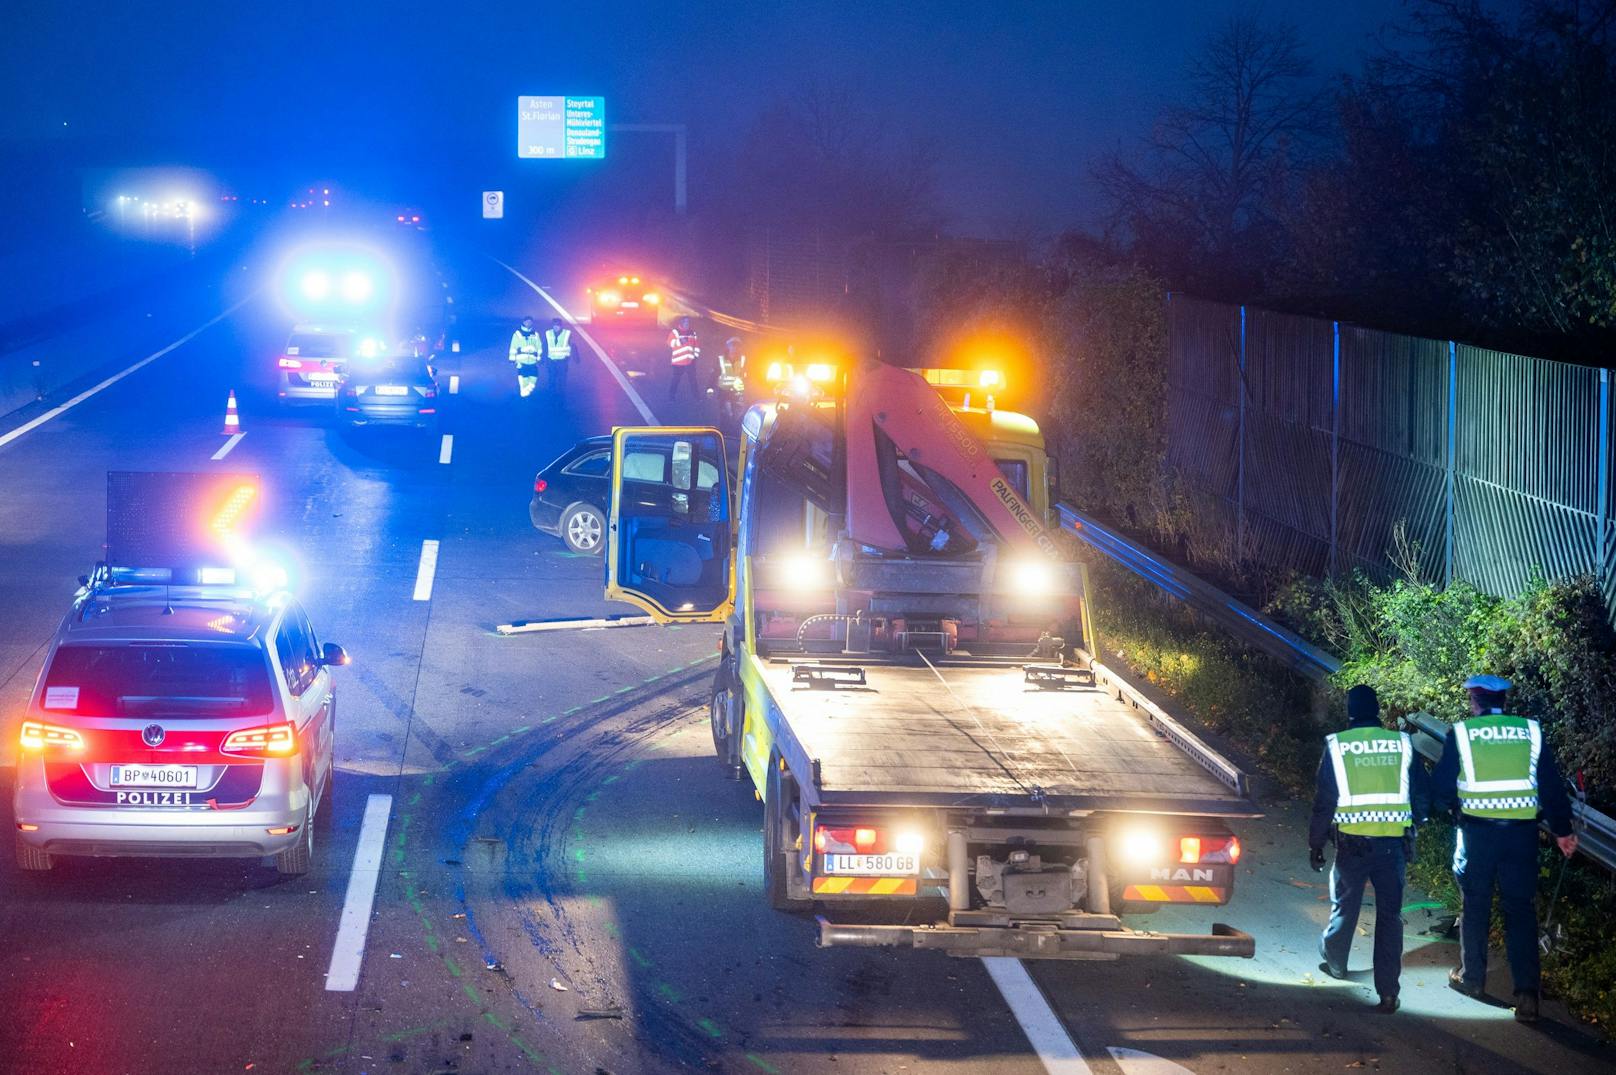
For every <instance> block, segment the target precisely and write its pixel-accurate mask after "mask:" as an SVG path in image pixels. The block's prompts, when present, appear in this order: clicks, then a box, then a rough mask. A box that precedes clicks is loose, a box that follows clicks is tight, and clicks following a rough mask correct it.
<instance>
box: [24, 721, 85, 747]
mask: <svg viewBox="0 0 1616 1075" xmlns="http://www.w3.org/2000/svg"><path fill="white" fill-rule="evenodd" d="M19 741H20V745H21V746H22V748H23V749H24V750H44V749H45V748H46V747H60V748H62V749H64V750H83V749H84V736H82V735H80V734H79V733H78V732H76V731H74V730H73V729H72V728H63V727H60V726H59V725H56V724H46V723H45V722H44V721H42V720H25V721H23V722H22V732H21V735H20V736H19Z"/></svg>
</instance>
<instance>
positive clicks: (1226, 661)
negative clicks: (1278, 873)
mask: <svg viewBox="0 0 1616 1075" xmlns="http://www.w3.org/2000/svg"><path fill="white" fill-rule="evenodd" d="M1090 581H1091V585H1092V586H1093V588H1094V617H1095V631H1096V633H1097V634H1098V635H1099V636H1100V643H1101V645H1103V646H1104V647H1105V648H1106V649H1108V650H1111V651H1113V652H1115V653H1116V654H1117V655H1118V656H1120V657H1121V658H1122V659H1123V660H1125V661H1126V662H1127V664H1128V666H1129V667H1130V668H1131V669H1132V670H1133V671H1134V672H1136V673H1138V674H1139V675H1140V676H1141V677H1143V678H1144V679H1146V680H1147V681H1148V682H1150V683H1151V684H1153V685H1155V686H1157V687H1160V688H1161V689H1162V690H1163V691H1166V692H1167V693H1168V694H1170V695H1172V697H1173V698H1174V699H1175V701H1176V702H1177V703H1178V704H1179V705H1180V706H1181V707H1182V708H1184V709H1186V710H1188V711H1189V712H1190V713H1191V714H1192V715H1193V716H1194V717H1195V718H1196V719H1197V720H1198V721H1200V722H1201V723H1202V724H1204V725H1205V726H1206V727H1208V728H1210V729H1212V730H1213V731H1216V732H1218V733H1219V734H1221V735H1224V736H1227V737H1228V738H1229V739H1230V740H1231V741H1233V742H1235V743H1237V744H1238V745H1239V748H1240V749H1241V750H1242V751H1244V752H1245V753H1247V754H1249V755H1250V756H1251V757H1252V759H1253V760H1254V761H1255V762H1256V763H1257V764H1258V765H1259V766H1260V767H1261V768H1262V770H1263V771H1264V773H1265V774H1267V775H1268V776H1269V777H1271V778H1272V779H1273V780H1274V781H1275V782H1276V783H1278V784H1279V785H1280V786H1281V787H1283V788H1284V789H1285V790H1286V791H1288V792H1290V793H1292V794H1295V795H1311V793H1312V790H1311V789H1312V787H1313V772H1314V768H1315V766H1317V765H1318V760H1319V743H1320V740H1321V738H1322V736H1323V735H1324V727H1323V724H1324V722H1323V721H1321V720H1320V719H1319V718H1318V717H1317V716H1315V714H1317V713H1321V712H1322V711H1323V709H1324V706H1325V702H1324V700H1323V699H1322V698H1321V697H1320V696H1319V692H1318V691H1317V690H1316V689H1315V686H1314V685H1313V684H1311V683H1309V682H1308V681H1307V680H1305V679H1303V678H1302V677H1300V676H1298V675H1296V674H1295V673H1293V672H1291V671H1290V670H1289V669H1287V668H1286V667H1284V666H1283V665H1281V664H1280V663H1279V662H1277V661H1275V660H1273V659H1272V658H1270V657H1269V656H1268V655H1267V654H1264V653H1261V652H1257V651H1254V650H1251V649H1247V648H1246V647H1244V646H1242V645H1240V644H1239V643H1238V642H1235V641H1234V640H1232V639H1230V638H1229V637H1228V636H1227V635H1226V634H1224V633H1223V632H1222V631H1220V630H1218V629H1216V628H1208V627H1206V626H1205V625H1203V624H1202V623H1200V622H1199V620H1197V619H1196V617H1195V615H1194V614H1193V613H1191V612H1189V611H1188V610H1187V609H1186V608H1185V607H1184V606H1183V605H1181V604H1179V603H1178V602H1176V601H1172V600H1171V599H1169V598H1167V597H1165V596H1164V595H1163V594H1162V593H1161V591H1159V590H1158V589H1156V587H1154V586H1152V585H1151V584H1150V583H1148V582H1145V581H1144V580H1142V579H1140V578H1138V577H1137V576H1135V575H1133V574H1130V573H1129V572H1127V571H1126V570H1124V569H1123V568H1120V567H1116V566H1114V565H1112V564H1110V563H1098V564H1095V565H1093V566H1092V567H1091V568H1090Z"/></svg>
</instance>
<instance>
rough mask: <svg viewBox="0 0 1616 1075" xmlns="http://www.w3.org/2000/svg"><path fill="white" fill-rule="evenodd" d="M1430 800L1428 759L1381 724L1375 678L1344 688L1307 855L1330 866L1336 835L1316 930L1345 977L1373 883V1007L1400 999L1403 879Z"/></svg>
mask: <svg viewBox="0 0 1616 1075" xmlns="http://www.w3.org/2000/svg"><path fill="white" fill-rule="evenodd" d="M1429 806H1430V795H1429V782H1428V780H1427V777H1426V772H1425V766H1424V764H1423V763H1421V762H1420V761H1419V759H1417V758H1415V757H1414V746H1413V744H1412V743H1411V742H1410V741H1409V737H1408V736H1407V735H1405V734H1403V733H1401V732H1393V731H1388V730H1387V729H1385V728H1384V727H1382V726H1381V723H1380V699H1379V697H1377V696H1376V694H1375V690H1374V688H1373V687H1368V686H1364V685H1362V684H1360V685H1359V686H1356V687H1353V688H1352V689H1351V690H1349V691H1347V730H1346V731H1343V732H1336V733H1335V734H1333V735H1328V736H1325V738H1324V756H1323V757H1322V758H1320V759H1319V772H1318V777H1317V779H1316V781H1315V791H1314V795H1313V814H1312V817H1311V819H1310V823H1309V825H1308V835H1307V844H1308V862H1309V864H1310V865H1311V866H1312V867H1313V869H1314V870H1322V869H1323V868H1324V844H1325V841H1326V840H1329V839H1331V838H1333V839H1334V840H1335V868H1334V869H1332V870H1331V871H1330V922H1329V924H1328V925H1327V926H1325V927H1324V933H1323V935H1322V936H1320V937H1319V955H1320V956H1321V957H1322V958H1323V959H1324V964H1323V970H1324V972H1325V973H1326V974H1328V975H1329V976H1330V977H1332V978H1345V977H1346V976H1347V953H1348V951H1349V950H1350V949H1351V947H1352V931H1353V930H1355V929H1356V928H1357V927H1358V912H1359V910H1360V909H1361V908H1362V906H1363V895H1364V886H1365V885H1366V884H1368V885H1373V886H1374V889H1375V992H1376V993H1377V994H1379V996H1380V1003H1379V1004H1378V1005H1377V1007H1376V1010H1377V1011H1380V1012H1384V1013H1385V1014H1387V1015H1390V1014H1391V1013H1393V1012H1395V1011H1396V1010H1397V1007H1398V999H1397V995H1398V979H1399V978H1400V977H1401V975H1402V970H1403V880H1404V877H1405V873H1406V868H1407V864H1408V837H1409V835H1410V834H1411V833H1412V831H1413V827H1414V825H1415V823H1416V822H1420V821H1424V820H1425V818H1426V814H1427V812H1428V810H1429Z"/></svg>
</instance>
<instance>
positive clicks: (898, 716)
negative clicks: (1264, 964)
mask: <svg viewBox="0 0 1616 1075" xmlns="http://www.w3.org/2000/svg"><path fill="white" fill-rule="evenodd" d="M771 365H773V364H771ZM929 376H930V377H931V379H932V380H933V381H936V382H939V383H936V384H929V383H927V376H923V375H922V373H919V372H915V371H911V370H905V369H900V368H897V367H893V366H886V365H881V364H879V363H874V362H865V363H862V364H858V365H851V366H849V365H848V364H846V363H843V364H840V365H832V364H831V363H827V362H816V363H813V364H812V366H810V367H805V368H804V369H802V370H800V371H799V370H791V371H789V372H788V371H786V370H785V369H783V368H781V369H771V370H770V379H775V380H779V381H780V383H782V384H785V385H787V386H789V387H790V388H791V389H792V390H791V391H789V392H788V393H786V394H785V395H784V396H783V397H782V398H781V399H779V400H777V401H774V402H768V403H761V404H758V405H756V406H754V407H752V408H751V409H750V410H749V411H748V412H747V413H746V415H745V417H744V418H743V420H742V422H741V437H740V447H739V481H738V485H735V486H732V485H731V483H730V481H729V473H730V461H731V460H730V455H729V453H728V451H727V450H726V446H725V443H724V439H723V437H722V436H721V434H720V433H719V431H718V430H716V429H708V428H695V427H686V428H677V427H674V428H669V427H642V428H623V429H618V430H617V431H616V432H615V434H614V439H615V443H614V448H613V452H612V458H613V468H612V499H611V511H610V514H609V517H608V525H607V534H606V539H605V544H606V560H607V563H606V567H607V572H606V579H607V585H606V596H607V597H609V598H614V599H617V600H624V601H629V602H631V603H633V604H636V605H638V606H639V607H641V608H643V609H645V610H646V611H647V612H649V613H650V614H651V615H652V616H653V617H655V618H656V619H657V620H659V621H660V622H663V623H713V624H721V625H722V642H721V654H722V657H721V664H720V667H719V669H718V671H717V673H716V675H715V677H714V682H713V690H712V700H711V706H710V718H711V725H712V737H713V745H714V750H715V752H716V754H717V756H718V759H719V761H720V763H721V764H722V765H723V766H724V767H725V768H726V769H727V770H728V771H730V772H731V773H732V774H733V775H735V776H737V777H738V776H739V775H740V774H742V773H744V774H746V776H747V777H748V778H749V779H750V780H751V782H752V783H753V785H754V786H755V788H756V789H757V792H758V794H759V796H760V797H761V799H762V801H763V811H764V850H763V877H764V883H765V889H766V891H767V894H768V899H769V901H770V903H771V905H772V906H774V907H775V908H776V909H779V910H784V911H799V912H800V911H806V910H808V909H810V908H812V907H814V906H815V905H816V904H818V905H820V906H821V907H822V910H821V912H820V918H819V943H820V944H821V946H825V945H903V946H913V947H917V948H935V949H941V950H943V951H945V952H947V953H949V954H951V955H959V956H966V955H1016V956H1030V957H1048V958H1082V959H1093V958H1102V959H1103V958H1114V957H1115V956H1118V955H1123V954H1130V953H1168V952H1170V953H1194V954H1201V955H1224V956H1247V957H1249V956H1251V955H1252V954H1253V952H1254V950H1255V942H1254V941H1253V939H1252V938H1251V936H1250V935H1248V934H1246V933H1244V932H1242V931H1240V930H1237V929H1234V928H1232V927H1230V926H1226V925H1221V924H1216V925H1213V926H1212V928H1211V931H1210V932H1209V933H1205V934H1164V933H1154V932H1140V931H1136V930H1133V929H1129V928H1127V927H1126V926H1124V925H1123V923H1122V919H1121V918H1120V917H1119V916H1121V915H1125V914H1130V913H1144V912H1149V911H1152V910H1156V909H1159V908H1160V907H1161V906H1163V905H1165V904H1169V903H1174V904H1205V905H1207V906H1218V905H1221V904H1224V903H1226V902H1227V901H1228V900H1229V899H1230V897H1231V896H1232V894H1233V891H1234V874H1235V868H1236V865H1237V864H1238V862H1239V860H1240V854H1241V847H1240V841H1239V839H1238V838H1237V837H1236V836H1235V835H1234V833H1233V832H1232V831H1231V830H1230V828H1229V826H1228V823H1229V821H1230V820H1232V819H1237V818H1249V817H1256V816H1258V813H1259V812H1258V810H1257V809H1256V808H1255V806H1254V805H1253V804H1252V803H1251V801H1250V800H1249V798H1248V797H1247V794H1246V783H1245V778H1244V775H1243V774H1242V773H1241V772H1240V771H1239V770H1238V769H1236V768H1235V766H1233V765H1232V764H1231V763H1229V762H1228V761H1227V760H1225V759H1224V758H1223V757H1221V756H1220V755H1219V754H1217V753H1216V752H1215V751H1213V750H1212V749H1211V748H1210V747H1208V746H1207V745H1206V744H1205V743H1203V742H1202V741H1201V740H1199V739H1198V738H1197V737H1196V736H1195V735H1193V734H1192V733H1191V732H1190V731H1188V730H1187V729H1185V728H1184V727H1182V726H1180V725H1179V724H1177V723H1176V722H1175V721H1173V720H1172V719H1171V718H1170V717H1169V716H1168V715H1167V714H1165V713H1164V712H1162V711H1161V710H1160V709H1158V708H1157V707H1155V706H1154V705H1152V704H1151V703H1150V702H1149V701H1148V700H1146V699H1144V698H1143V697H1142V696H1141V695H1140V694H1138V692H1136V691H1135V690H1134V689H1133V688H1132V687H1131V686H1129V685H1128V684H1127V683H1126V682H1124V681H1123V680H1122V679H1121V678H1120V677H1118V676H1117V675H1116V674H1115V673H1114V672H1112V671H1111V670H1109V669H1107V668H1105V667H1104V666H1103V665H1102V664H1100V663H1099V662H1097V661H1095V660H1094V659H1093V658H1092V656H1091V654H1093V653H1094V652H1095V643H1094V630H1093V627H1092V621H1091V619H1090V616H1089V610H1088V603H1087V590H1086V580H1087V575H1086V572H1085V569H1084V565H1082V564H1081V563H1078V562H1073V561H1071V560H1069V559H1067V558H1065V557H1064V556H1063V555H1062V553H1061V551H1060V547H1059V544H1058V542H1057V539H1056V535H1055V534H1054V533H1053V528H1052V526H1051V524H1050V519H1051V515H1050V509H1051V502H1052V499H1053V498H1052V490H1051V484H1052V479H1051V467H1050V462H1049V458H1048V456H1047V454H1046V451H1045V446H1044V440H1043V436H1042V433H1041V432H1040V431H1039V429H1038V426H1037V424H1036V423H1035V422H1033V421H1032V420H1031V419H1030V418H1028V417H1026V416H1024V415H1021V414H1017V413H1013V412H1010V411H1007V410H1003V409H999V408H998V407H996V406H995V405H994V402H993V401H990V400H988V399H986V398H985V396H987V395H998V396H1001V397H1002V395H1003V391H1002V390H1003V387H1004V378H1003V376H1002V374H1001V373H1000V372H999V371H996V370H980V371H975V372H974V373H971V374H968V375H963V376H960V377H952V376H949V375H947V371H943V372H941V373H932V374H929ZM950 382H952V383H950ZM995 388H996V389H999V391H998V392H994V391H993V390H994V389H995ZM973 389H974V390H975V392H976V403H977V405H976V406H972V405H971V401H970V398H969V395H968V393H969V392H970V391H971V390H973ZM984 389H986V390H987V391H986V392H984ZM945 396H947V397H948V398H945ZM653 450H654V451H656V452H658V453H661V454H665V455H666V456H667V458H668V460H669V467H668V470H667V472H666V474H665V475H662V476H661V478H662V480H661V481H655V482H653V481H649V480H646V476H642V475H638V474H635V473H632V472H630V471H628V470H627V469H626V468H625V467H624V465H623V461H624V460H625V459H629V458H633V457H635V456H636V455H637V454H640V453H644V452H647V451H653ZM709 474H716V477H715V478H712V479H704V477H703V476H704V475H709ZM927 898H931V900H933V901H934V900H936V899H938V898H940V899H942V900H945V901H946V906H947V910H946V914H945V916H944V917H942V918H941V919H936V920H933V919H932V918H928V917H925V915H924V910H923V909H924V908H929V907H933V906H936V905H937V904H936V903H935V902H927V903H920V902H918V901H921V900H925V899H927Z"/></svg>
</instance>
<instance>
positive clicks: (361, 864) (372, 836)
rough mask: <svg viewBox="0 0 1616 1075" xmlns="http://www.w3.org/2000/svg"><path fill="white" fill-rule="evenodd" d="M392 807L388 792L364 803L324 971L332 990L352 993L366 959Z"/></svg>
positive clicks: (328, 986)
mask: <svg viewBox="0 0 1616 1075" xmlns="http://www.w3.org/2000/svg"><path fill="white" fill-rule="evenodd" d="M392 809H393V797H392V796H391V795H372V796H371V797H370V798H369V800H367V801H366V803H365V820H364V822H363V823H362V824H361V825H360V826H359V847H358V849H357V850H355V852H354V863H353V871H352V872H351V873H349V874H348V895H347V897H346V898H345V899H343V901H342V920H341V924H340V925H338V926H337V941H336V943H335V944H334V945H332V946H331V966H330V967H329V968H327V969H326V972H325V987H326V989H328V990H331V991H333V992H339V993H351V992H353V990H354V988H355V987H356V986H357V985H358V984H359V965H360V964H361V963H363V962H364V961H365V935H366V934H367V933H369V932H370V909H371V907H372V906H373V905H374V904H375V902H376V882H377V881H378V880H379V879H380V877H381V869H382V848H383V846H384V845H385V844H386V842H387V817H388V814H389V813H391V812H392Z"/></svg>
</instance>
